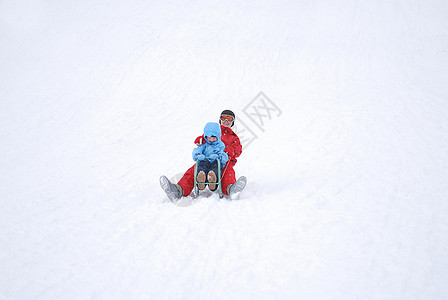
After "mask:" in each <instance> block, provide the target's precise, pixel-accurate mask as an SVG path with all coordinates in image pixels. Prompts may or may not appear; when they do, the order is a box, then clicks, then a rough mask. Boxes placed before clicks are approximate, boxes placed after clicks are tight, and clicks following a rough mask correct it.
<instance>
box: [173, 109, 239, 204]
mask: <svg viewBox="0 0 448 300" xmlns="http://www.w3.org/2000/svg"><path fill="white" fill-rule="evenodd" d="M234 123H235V114H234V113H233V112H232V111H231V110H224V111H223V112H222V113H221V116H220V120H219V124H220V125H221V140H222V141H223V142H224V144H225V145H226V148H225V149H224V151H225V152H226V153H227V155H228V156H229V160H228V162H227V164H226V166H225V167H224V170H223V173H222V174H223V175H222V182H221V187H222V192H223V194H225V195H229V194H232V193H235V192H240V191H241V190H242V189H243V188H244V186H245V185H246V178H245V177H242V178H241V179H242V180H239V182H238V183H237V184H235V183H236V182H237V181H236V177H235V170H234V169H233V167H234V166H235V164H236V162H237V157H239V156H240V155H241V152H242V146H241V143H240V139H239V138H238V136H237V135H236V133H235V132H233V130H232V129H231V127H232V126H233V124H234ZM203 143H204V136H203V135H202V136H199V137H197V138H196V140H195V144H196V145H201V144H203ZM194 168H195V165H193V166H192V167H191V168H189V169H188V170H187V172H185V174H184V176H182V178H181V179H180V180H179V182H178V183H177V188H178V189H179V187H180V188H181V189H182V190H181V191H180V194H181V196H188V195H190V193H191V191H192V190H193V186H194Z"/></svg>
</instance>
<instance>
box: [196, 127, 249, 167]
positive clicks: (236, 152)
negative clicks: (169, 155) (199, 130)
mask: <svg viewBox="0 0 448 300" xmlns="http://www.w3.org/2000/svg"><path fill="white" fill-rule="evenodd" d="M221 141H223V143H224V144H225V145H226V148H225V149H224V151H225V152H226V153H227V155H228V156H229V161H231V162H232V163H233V164H235V163H236V158H237V157H238V156H240V155H241V152H243V147H242V146H241V143H240V139H239V138H238V136H237V135H236V133H235V132H233V130H232V129H230V128H229V127H225V126H222V125H221ZM204 142H205V141H204V135H201V136H198V137H197V138H196V140H195V141H194V143H195V144H196V145H198V146H199V145H202V144H203V143H204Z"/></svg>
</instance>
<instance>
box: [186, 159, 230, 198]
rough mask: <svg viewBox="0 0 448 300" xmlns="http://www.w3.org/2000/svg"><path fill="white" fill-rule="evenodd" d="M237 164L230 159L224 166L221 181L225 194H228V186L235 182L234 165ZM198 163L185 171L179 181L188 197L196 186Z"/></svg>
mask: <svg viewBox="0 0 448 300" xmlns="http://www.w3.org/2000/svg"><path fill="white" fill-rule="evenodd" d="M235 164H236V162H234V161H228V162H227V164H226V166H225V167H224V172H223V175H222V179H221V180H222V181H221V187H222V193H223V194H224V195H227V187H228V186H229V184H232V183H235V182H236V178H235V170H233V166H234V165H235ZM195 166H196V164H194V165H193V166H192V167H191V168H189V169H188V170H187V172H185V174H184V176H182V178H181V179H180V180H179V182H178V183H177V184H178V185H180V186H181V187H182V189H183V190H184V197H187V196H189V195H190V193H191V191H192V190H193V187H194V168H195Z"/></svg>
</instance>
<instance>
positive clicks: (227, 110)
mask: <svg viewBox="0 0 448 300" xmlns="http://www.w3.org/2000/svg"><path fill="white" fill-rule="evenodd" d="M221 116H231V117H232V118H233V121H232V124H231V125H230V127H232V126H233V124H234V123H235V114H234V113H233V111H231V110H230V109H226V110H223V111H222V113H221ZM221 116H220V118H219V124H221Z"/></svg>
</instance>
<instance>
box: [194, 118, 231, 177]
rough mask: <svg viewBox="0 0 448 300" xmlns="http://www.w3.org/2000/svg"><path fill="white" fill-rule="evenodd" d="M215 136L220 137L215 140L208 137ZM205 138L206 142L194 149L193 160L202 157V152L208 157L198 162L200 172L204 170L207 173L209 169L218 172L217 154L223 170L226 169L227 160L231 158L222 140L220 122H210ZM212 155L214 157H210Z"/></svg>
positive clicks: (206, 128)
mask: <svg viewBox="0 0 448 300" xmlns="http://www.w3.org/2000/svg"><path fill="white" fill-rule="evenodd" d="M212 136H215V137H217V138H218V139H217V140H216V141H215V142H213V143H212V142H210V141H209V140H208V139H207V137H212ZM204 138H205V143H204V144H202V145H200V146H198V147H197V148H195V149H194V150H193V160H194V161H196V160H198V158H201V156H200V155H201V154H202V155H204V156H205V158H206V159H204V160H202V161H200V162H199V164H198V172H200V171H204V172H205V173H206V174H207V173H208V171H210V170H211V171H214V172H215V174H218V163H217V161H216V158H213V156H217V157H218V158H219V161H220V162H221V170H223V169H224V166H225V165H226V162H227V161H228V160H229V156H228V155H227V153H225V152H224V149H225V148H226V145H225V144H224V143H223V142H222V141H221V126H220V125H219V124H218V123H213V122H209V123H207V125H205V127H204ZM210 156H212V158H210Z"/></svg>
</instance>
